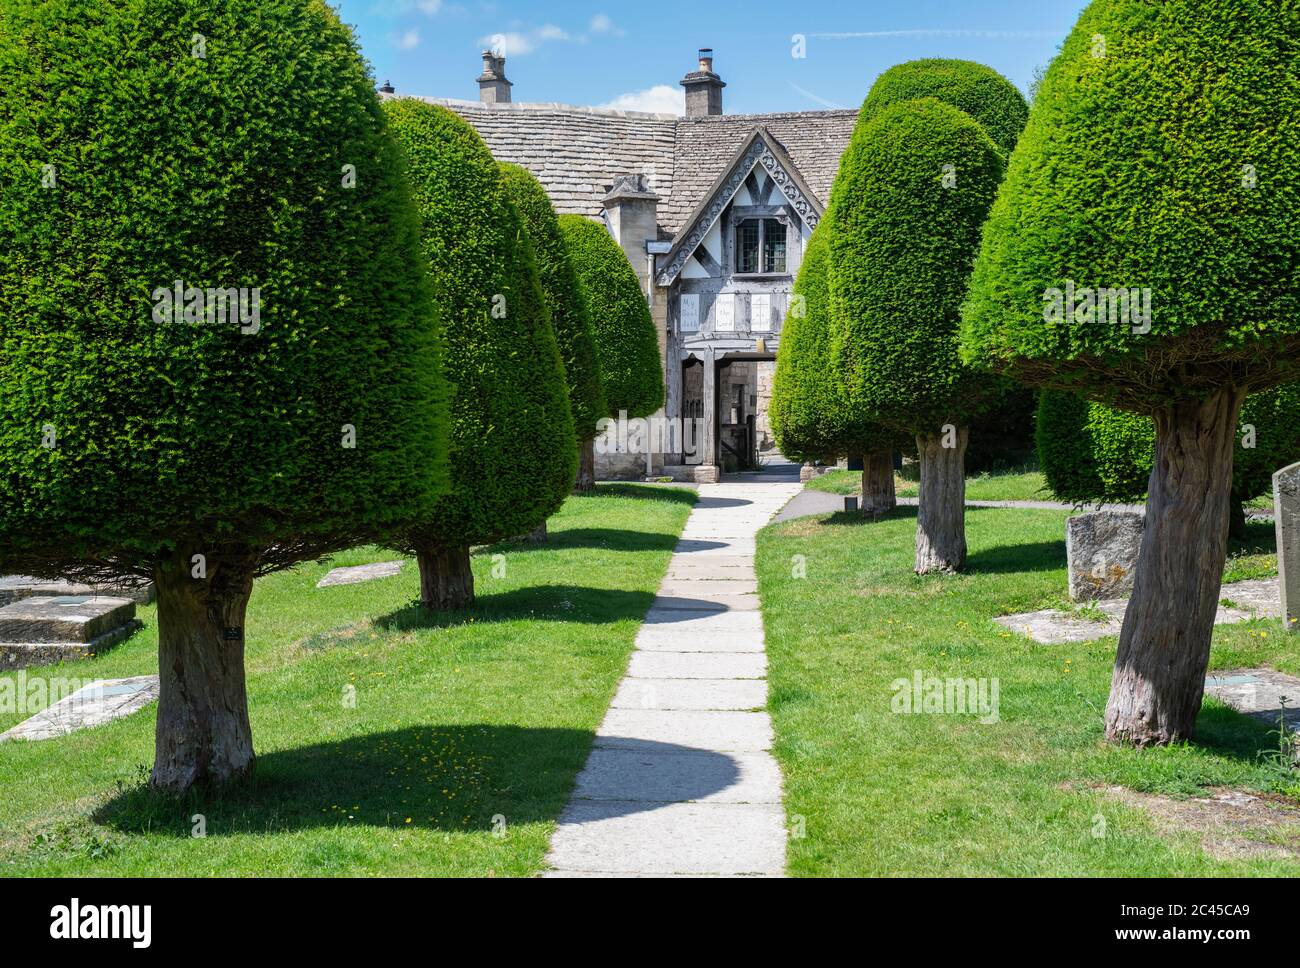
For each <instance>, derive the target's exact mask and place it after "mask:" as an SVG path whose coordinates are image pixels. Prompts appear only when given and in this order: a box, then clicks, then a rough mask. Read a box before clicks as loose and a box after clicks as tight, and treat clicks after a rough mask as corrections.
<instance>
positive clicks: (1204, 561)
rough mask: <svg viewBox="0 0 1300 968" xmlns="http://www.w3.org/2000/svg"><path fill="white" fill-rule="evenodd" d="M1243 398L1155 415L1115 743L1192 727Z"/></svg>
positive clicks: (1110, 716) (1113, 711) (1218, 578)
mask: <svg viewBox="0 0 1300 968" xmlns="http://www.w3.org/2000/svg"><path fill="white" fill-rule="evenodd" d="M1244 396H1245V394H1244V393H1242V392H1241V391H1239V390H1236V389H1229V390H1221V391H1219V392H1218V393H1216V394H1214V395H1213V396H1212V397H1210V398H1209V399H1208V400H1206V401H1204V402H1203V403H1198V402H1196V401H1191V402H1186V403H1180V404H1177V405H1175V406H1174V407H1173V408H1172V409H1170V410H1166V411H1164V412H1162V413H1157V414H1156V418H1155V423H1156V460H1155V466H1154V467H1153V468H1152V471H1151V482H1150V485H1149V488H1148V491H1147V510H1146V528H1145V530H1144V532H1143V535H1142V550H1141V552H1140V553H1139V555H1138V563H1137V572H1136V574H1135V576H1134V583H1133V597H1132V598H1131V599H1129V605H1128V611H1127V612H1125V614H1124V626H1123V630H1122V631H1121V632H1120V637H1119V652H1118V654H1117V656H1116V659H1115V671H1114V674H1113V676H1112V678H1111V686H1110V701H1109V702H1108V703H1107V704H1106V738H1107V739H1109V740H1111V741H1112V742H1117V743H1132V744H1134V745H1136V746H1150V745H1154V744H1165V743H1172V742H1175V741H1177V740H1182V739H1188V738H1190V737H1191V735H1192V733H1193V731H1194V729H1195V726H1196V716H1197V713H1199V712H1200V709H1201V699H1202V695H1203V693H1204V692H1205V672H1206V669H1207V668H1208V667H1209V664H1210V638H1211V636H1212V635H1213V632H1214V614H1215V611H1216V610H1217V608H1218V599H1219V587H1220V585H1221V584H1222V582H1223V563H1224V559H1225V558H1226V557H1227V553H1228V504H1229V502H1230V500H1231V495H1232V456H1233V448H1234V444H1235V443H1236V435H1237V417H1238V414H1239V412H1240V410H1241V404H1242V400H1243V399H1244Z"/></svg>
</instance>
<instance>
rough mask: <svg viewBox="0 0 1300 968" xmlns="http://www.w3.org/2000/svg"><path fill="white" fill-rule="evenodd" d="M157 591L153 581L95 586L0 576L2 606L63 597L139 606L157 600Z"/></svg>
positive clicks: (110, 583)
mask: <svg viewBox="0 0 1300 968" xmlns="http://www.w3.org/2000/svg"><path fill="white" fill-rule="evenodd" d="M154 594H155V587H154V583H153V582H151V581H141V580H139V579H126V578H124V579H120V580H118V581H112V582H105V583H101V584H96V585H86V584H82V583H80V582H73V581H63V580H61V579H54V580H50V579H45V578H33V577H32V576H30V575H0V606H4V605H10V604H12V603H13V602H19V601H22V600H23V599H24V598H50V597H58V596H63V595H100V596H107V597H109V598H129V599H130V600H131V601H133V602H136V603H138V604H140V605H148V604H149V603H150V602H152V601H153V600H154Z"/></svg>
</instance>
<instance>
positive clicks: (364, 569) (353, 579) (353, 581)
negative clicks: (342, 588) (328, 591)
mask: <svg viewBox="0 0 1300 968" xmlns="http://www.w3.org/2000/svg"><path fill="white" fill-rule="evenodd" d="M402 564H403V562H401V561H380V562H376V563H375V564H373V565H357V566H356V567H353V568H335V569H334V570H333V571H331V572H330V573H329V574H328V575H326V576H325V577H324V578H322V579H321V580H320V581H318V582H317V583H316V587H317V588H333V587H334V586H335V585H360V584H361V583H362V582H367V581H375V580H377V579H380V578H392V577H393V576H394V575H399V574H401V571H402Z"/></svg>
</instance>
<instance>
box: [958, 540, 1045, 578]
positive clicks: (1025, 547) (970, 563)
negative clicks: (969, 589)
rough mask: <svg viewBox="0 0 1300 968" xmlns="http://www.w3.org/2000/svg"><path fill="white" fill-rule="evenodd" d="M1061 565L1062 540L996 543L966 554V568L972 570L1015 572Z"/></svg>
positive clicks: (976, 572)
mask: <svg viewBox="0 0 1300 968" xmlns="http://www.w3.org/2000/svg"><path fill="white" fill-rule="evenodd" d="M1064 567H1065V542H1064V541H1030V542H1026V543H1024V544H1014V545H998V546H996V547H993V548H981V549H980V550H979V551H976V552H974V553H973V554H970V555H967V557H966V570H967V571H968V572H970V573H972V574H985V575H991V574H992V575H1014V574H1016V573H1017V572H1029V571H1056V570H1058V569H1061V568H1064Z"/></svg>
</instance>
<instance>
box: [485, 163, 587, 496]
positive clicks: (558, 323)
mask: <svg viewBox="0 0 1300 968" xmlns="http://www.w3.org/2000/svg"><path fill="white" fill-rule="evenodd" d="M501 173H502V177H503V178H504V182H505V189H506V194H507V195H509V196H510V200H511V201H512V202H513V203H514V205H515V208H517V209H518V210H519V214H520V215H521V216H522V217H523V219H524V225H525V227H526V228H527V229H528V237H529V239H530V240H531V241H532V245H533V254H534V256H535V257H536V260H537V275H538V278H539V279H540V281H541V284H542V292H543V293H544V294H545V296H546V304H547V306H548V307H549V308H550V311H551V325H552V326H553V327H554V329H555V339H556V342H557V343H558V344H559V347H560V358H561V359H562V360H563V361H564V372H565V374H566V376H567V377H568V386H569V410H570V412H571V413H572V414H573V427H574V430H575V432H576V433H577V439H578V442H579V443H580V444H581V443H585V442H586V441H588V440H593V439H595V437H596V423H597V421H599V420H600V419H601V418H602V417H604V416H606V415H607V414H608V413H609V407H608V406H607V405H606V404H605V390H604V387H603V386H602V384H601V381H600V362H599V360H598V359H597V358H596V341H595V338H594V337H593V336H592V332H591V310H590V309H589V308H588V306H587V298H586V296H585V295H584V294H583V291H582V286H581V285H580V284H579V282H578V274H577V272H576V271H575V270H574V268H573V260H572V259H570V257H569V250H568V247H567V246H566V245H565V243H564V235H563V233H561V231H560V224H559V221H558V220H557V218H556V215H555V209H554V208H553V207H552V206H551V200H550V198H549V197H548V196H547V194H546V189H544V188H543V187H542V185H541V183H540V182H539V181H538V180H537V179H536V178H534V177H533V175H532V173H531V172H529V171H528V170H527V169H525V168H521V167H520V166H518V165H511V164H506V163H502V165H501ZM572 483H573V482H572V481H569V482H567V483H566V486H568V484H572Z"/></svg>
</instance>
